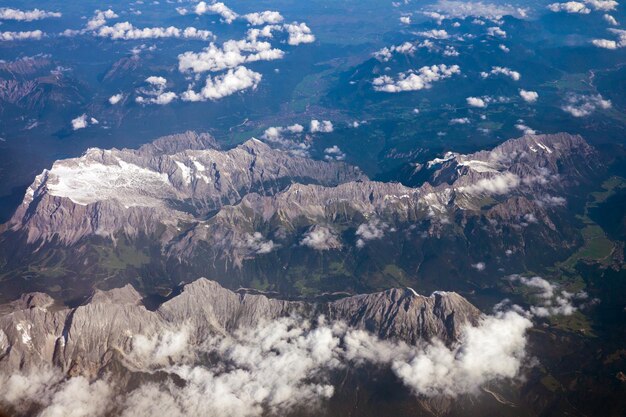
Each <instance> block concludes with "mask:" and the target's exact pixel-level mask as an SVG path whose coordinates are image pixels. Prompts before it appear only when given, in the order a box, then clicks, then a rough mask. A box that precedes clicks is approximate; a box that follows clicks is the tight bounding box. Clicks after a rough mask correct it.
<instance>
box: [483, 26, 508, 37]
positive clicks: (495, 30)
mask: <svg viewBox="0 0 626 417" xmlns="http://www.w3.org/2000/svg"><path fill="white" fill-rule="evenodd" d="M487 34H488V35H489V36H494V37H499V38H506V32H505V31H504V30H502V29H500V28H499V27H497V26H494V27H490V28H487Z"/></svg>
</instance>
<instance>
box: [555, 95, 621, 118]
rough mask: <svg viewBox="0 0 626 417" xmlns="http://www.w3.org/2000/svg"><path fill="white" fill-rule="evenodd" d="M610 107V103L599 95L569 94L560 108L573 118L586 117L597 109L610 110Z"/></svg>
mask: <svg viewBox="0 0 626 417" xmlns="http://www.w3.org/2000/svg"><path fill="white" fill-rule="evenodd" d="M611 106H612V104H611V101H610V100H605V99H604V98H603V97H602V96H601V95H600V94H595V95H580V94H571V95H569V96H568V97H567V99H566V103H565V105H563V107H561V108H562V109H563V110H564V111H566V112H567V113H569V114H571V115H572V116H574V117H586V116H589V115H590V114H591V113H593V112H595V111H596V110H597V109H604V110H606V109H610V108H611Z"/></svg>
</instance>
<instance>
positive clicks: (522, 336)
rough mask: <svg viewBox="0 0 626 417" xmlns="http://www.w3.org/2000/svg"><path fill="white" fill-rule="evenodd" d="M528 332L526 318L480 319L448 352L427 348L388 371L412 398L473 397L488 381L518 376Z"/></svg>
mask: <svg viewBox="0 0 626 417" xmlns="http://www.w3.org/2000/svg"><path fill="white" fill-rule="evenodd" d="M531 327H532V322H531V321H530V320H529V319H528V318H526V317H524V316H523V315H521V314H519V313H516V312H514V311H508V312H505V313H497V314H496V315H495V316H487V317H483V319H482V321H481V323H480V325H478V326H477V327H467V328H465V330H464V332H463V335H462V337H461V342H460V343H459V345H457V346H455V347H454V348H452V349H450V348H448V347H446V346H445V345H444V344H443V343H441V342H434V343H431V344H429V345H427V346H426V347H424V349H422V350H419V351H414V352H412V357H411V358H410V359H408V360H399V359H395V360H394V361H393V362H392V369H393V371H394V372H395V373H396V375H397V376H398V377H399V378H400V379H401V380H402V381H403V382H404V384H405V385H407V386H408V387H410V388H411V389H412V390H413V391H414V392H415V393H416V394H420V395H425V396H437V395H445V396H449V397H454V396H457V395H459V394H465V393H475V392H477V391H478V389H479V388H480V387H481V386H482V385H484V384H485V383H487V382H488V381H492V380H499V379H503V378H509V379H510V378H515V377H517V376H518V374H519V370H520V367H521V365H522V363H523V361H524V359H525V358H526V344H527V339H526V331H527V330H528V329H529V328H531Z"/></svg>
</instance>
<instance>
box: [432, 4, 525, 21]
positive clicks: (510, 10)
mask: <svg viewBox="0 0 626 417" xmlns="http://www.w3.org/2000/svg"><path fill="white" fill-rule="evenodd" d="M428 9H429V10H432V11H436V12H438V13H439V14H440V16H441V17H445V18H460V19H465V18H467V17H480V18H484V19H488V20H493V21H497V20H500V19H502V18H503V17H504V16H514V17H517V18H525V17H526V15H527V10H526V9H523V8H519V7H514V6H511V5H508V4H494V3H484V2H482V1H457V0H439V1H438V2H437V3H435V4H434V5H431V6H428Z"/></svg>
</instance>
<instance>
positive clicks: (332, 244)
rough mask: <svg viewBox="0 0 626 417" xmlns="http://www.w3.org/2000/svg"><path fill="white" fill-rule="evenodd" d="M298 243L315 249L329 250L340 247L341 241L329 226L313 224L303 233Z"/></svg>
mask: <svg viewBox="0 0 626 417" xmlns="http://www.w3.org/2000/svg"><path fill="white" fill-rule="evenodd" d="M300 245H302V246H308V247H310V248H313V249H315V250H329V249H337V248H340V247H341V242H340V241H339V237H338V236H337V234H336V233H335V231H334V230H332V229H331V228H329V227H325V226H314V227H312V228H311V229H310V230H308V231H307V232H306V233H305V234H304V237H303V238H302V240H301V241H300Z"/></svg>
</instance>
